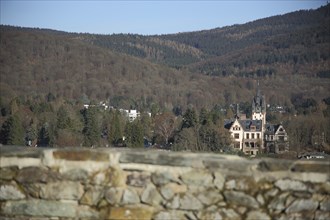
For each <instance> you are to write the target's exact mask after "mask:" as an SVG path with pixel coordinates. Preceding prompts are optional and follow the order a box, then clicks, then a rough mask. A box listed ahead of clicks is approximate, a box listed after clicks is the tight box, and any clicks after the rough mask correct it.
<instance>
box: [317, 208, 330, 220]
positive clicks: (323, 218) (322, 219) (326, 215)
mask: <svg viewBox="0 0 330 220" xmlns="http://www.w3.org/2000/svg"><path fill="white" fill-rule="evenodd" d="M314 219H315V220H329V219H330V212H324V211H319V210H317V211H316V212H315V216H314Z"/></svg>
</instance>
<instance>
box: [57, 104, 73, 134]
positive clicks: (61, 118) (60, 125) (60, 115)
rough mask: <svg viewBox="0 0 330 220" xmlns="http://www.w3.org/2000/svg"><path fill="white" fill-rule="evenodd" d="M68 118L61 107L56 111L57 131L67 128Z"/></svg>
mask: <svg viewBox="0 0 330 220" xmlns="http://www.w3.org/2000/svg"><path fill="white" fill-rule="evenodd" d="M69 123H70V118H69V116H68V112H67V111H66V109H65V108H64V106H63V105H62V106H61V107H60V108H59V109H58V111H57V125H56V127H57V129H65V128H68V127H69Z"/></svg>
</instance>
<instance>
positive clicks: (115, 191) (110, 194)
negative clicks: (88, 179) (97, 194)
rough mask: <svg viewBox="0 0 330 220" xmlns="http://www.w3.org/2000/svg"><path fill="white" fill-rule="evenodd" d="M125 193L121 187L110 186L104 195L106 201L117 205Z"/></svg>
mask: <svg viewBox="0 0 330 220" xmlns="http://www.w3.org/2000/svg"><path fill="white" fill-rule="evenodd" d="M122 195H123V189H120V188H113V187H111V188H108V189H106V190H105V192H104V197H105V199H106V201H107V202H108V203H109V204H111V205H115V204H118V203H120V199H121V198H122Z"/></svg>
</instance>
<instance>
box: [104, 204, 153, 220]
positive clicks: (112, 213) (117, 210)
mask: <svg viewBox="0 0 330 220" xmlns="http://www.w3.org/2000/svg"><path fill="white" fill-rule="evenodd" d="M153 212H154V208H152V207H147V206H136V207H111V208H110V209H109V212H108V213H107V214H106V216H103V219H114V220H115V219H125V220H140V219H141V220H151V218H152V215H153Z"/></svg>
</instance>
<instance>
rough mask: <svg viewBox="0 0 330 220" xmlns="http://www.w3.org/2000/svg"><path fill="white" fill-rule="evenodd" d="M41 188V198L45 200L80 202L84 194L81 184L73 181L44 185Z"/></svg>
mask: <svg viewBox="0 0 330 220" xmlns="http://www.w3.org/2000/svg"><path fill="white" fill-rule="evenodd" d="M40 188H41V191H40V197H41V198H43V199H52V200H57V199H68V200H79V199H80V198H81V196H82V195H83V193H84V188H83V186H82V185H81V184H80V183H77V182H71V181H61V182H52V183H48V184H42V185H40Z"/></svg>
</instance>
